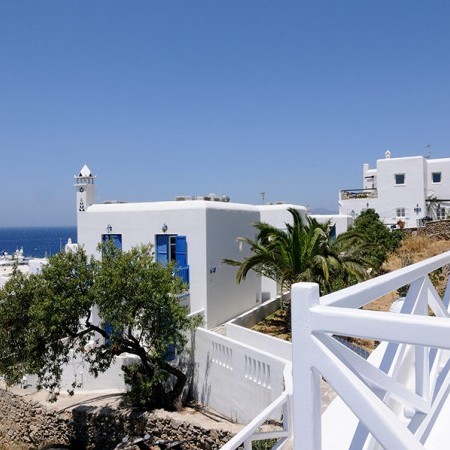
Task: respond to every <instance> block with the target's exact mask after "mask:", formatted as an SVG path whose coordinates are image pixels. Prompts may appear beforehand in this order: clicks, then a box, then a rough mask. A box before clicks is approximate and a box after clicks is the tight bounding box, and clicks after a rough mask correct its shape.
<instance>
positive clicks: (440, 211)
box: [436, 208, 447, 220]
mask: <svg viewBox="0 0 450 450" xmlns="http://www.w3.org/2000/svg"><path fill="white" fill-rule="evenodd" d="M446 217H447V214H446V211H445V208H437V209H436V219H437V220H444V219H445V218H446Z"/></svg>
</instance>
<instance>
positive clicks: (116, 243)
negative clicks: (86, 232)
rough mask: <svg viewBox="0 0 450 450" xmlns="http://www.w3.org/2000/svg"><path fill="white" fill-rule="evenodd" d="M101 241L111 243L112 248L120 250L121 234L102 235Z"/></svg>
mask: <svg viewBox="0 0 450 450" xmlns="http://www.w3.org/2000/svg"><path fill="white" fill-rule="evenodd" d="M102 241H103V242H108V241H111V242H112V243H113V244H114V247H116V248H118V249H119V250H122V235H121V234H104V235H102Z"/></svg>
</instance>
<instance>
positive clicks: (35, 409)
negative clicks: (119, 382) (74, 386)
mask: <svg viewBox="0 0 450 450" xmlns="http://www.w3.org/2000/svg"><path fill="white" fill-rule="evenodd" d="M145 433H148V434H150V436H151V438H152V439H151V441H153V442H155V441H158V440H171V441H177V440H179V441H186V442H185V443H184V444H183V448H186V449H206V450H215V449H219V448H221V447H222V446H223V445H224V443H225V442H227V441H228V440H229V439H230V438H231V437H232V434H231V433H229V432H228V431H225V430H220V429H212V430H206V429H204V428H202V427H200V426H197V425H194V424H192V423H188V422H187V421H184V420H180V419H179V418H174V417H172V416H171V414H170V413H165V412H163V413H148V412H142V411H136V410H133V409H115V408H111V407H98V406H89V405H82V406H77V407H75V408H73V409H72V411H67V412H57V411H52V410H49V409H47V408H46V407H45V406H44V405H42V404H41V403H39V402H36V401H33V400H31V401H29V400H28V399H24V398H23V397H21V396H19V395H17V394H14V393H12V392H10V391H6V390H4V389H1V388H0V449H1V450H28V449H30V450H31V449H43V448H45V447H46V446H49V445H50V444H65V445H70V446H71V448H74V449H102V450H108V449H113V448H114V447H115V446H116V445H117V444H118V443H120V442H121V440H122V438H123V437H125V436H131V437H142V436H144V434H145Z"/></svg>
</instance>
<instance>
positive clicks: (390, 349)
mask: <svg viewBox="0 0 450 450" xmlns="http://www.w3.org/2000/svg"><path fill="white" fill-rule="evenodd" d="M449 264H450V252H446V253H443V254H441V255H438V256H435V257H433V258H430V259H428V260H426V261H422V262H419V263H416V264H413V265H411V266H408V267H405V268H403V269H400V270H397V271H395V272H391V273H389V274H386V275H383V276H380V277H378V278H375V279H372V280H369V281H366V282H363V283H360V284H358V285H355V286H352V287H350V288H347V289H343V290H341V291H338V292H335V293H333V294H329V295H327V296H324V297H322V298H320V297H319V287H318V285H317V284H315V283H298V284H296V285H294V286H293V288H292V320H293V323H292V345H293V382H294V387H295V389H294V391H293V404H294V423H295V424H296V426H295V428H294V448H295V449H301V450H319V449H322V438H323V440H324V441H325V442H326V444H327V445H328V447H326V448H333V449H335V448H352V449H353V448H363V447H364V448H366V445H368V446H367V448H370V449H374V448H378V447H377V445H376V443H378V444H379V445H380V446H382V447H384V448H396V449H397V448H398V449H408V450H409V449H423V448H424V444H425V443H428V441H427V439H428V437H429V436H431V437H432V438H433V439H438V438H437V437H436V436H437V434H433V427H434V425H435V424H436V422H437V417H438V416H439V414H440V413H441V411H442V405H443V403H444V402H446V401H447V397H448V395H449V388H450V356H449V352H448V350H450V320H449V319H450V313H449V299H450V287H449V286H450V283H449V282H448V281H447V289H446V291H445V294H444V296H443V298H441V297H440V296H439V295H438V293H437V291H436V289H435V288H434V286H433V284H432V283H431V281H430V279H429V274H430V273H431V272H434V271H435V270H437V269H439V268H441V267H443V266H446V265H449ZM405 285H409V288H408V293H407V295H406V297H405V298H404V300H403V306H402V308H401V312H400V313H389V312H380V311H370V310H361V309H359V308H360V307H361V306H363V305H365V304H367V303H369V302H371V301H373V300H375V299H377V298H379V297H381V296H382V295H385V294H387V293H389V292H392V291H394V290H396V289H398V288H400V287H402V286H405ZM429 310H431V311H432V312H433V313H434V316H431V315H429ZM334 334H337V335H343V336H351V337H363V338H369V339H375V340H377V341H381V344H380V346H379V347H378V348H377V350H376V351H375V352H374V354H373V355H371V357H369V361H365V360H364V359H362V358H361V357H359V356H357V355H356V354H354V353H352V352H350V351H349V350H348V349H346V348H345V347H344V346H343V345H342V344H340V343H339V342H338V341H336V340H335V339H333V338H332V336H333V335H334ZM372 356H374V357H375V358H372ZM376 358H378V359H376ZM375 360H376V361H377V362H376V363H375ZM371 361H372V362H371ZM321 377H324V378H325V379H326V380H327V382H328V383H329V384H330V385H331V387H332V388H333V389H334V390H335V392H336V393H337V395H338V396H339V397H340V399H341V400H339V401H338V402H337V404H336V405H337V408H334V409H331V410H329V411H327V413H326V414H325V415H327V414H328V412H329V414H330V416H332V417H330V420H329V421H326V424H327V425H328V426H330V427H331V428H333V427H341V428H345V427H349V426H352V427H353V426H356V428H354V429H353V428H352V429H351V431H349V434H347V435H346V434H345V433H340V435H341V438H340V439H341V441H339V443H338V442H337V441H335V439H333V441H332V442H331V441H328V440H327V436H328V434H327V429H326V430H325V432H324V433H322V431H321V422H322V421H321V415H320V387H319V386H320V379H321ZM405 383H406V384H405ZM340 401H341V403H339V402H340ZM339 408H340V409H339ZM333 414H334V415H333ZM345 418H347V419H348V418H350V421H348V420H346V419H345ZM353 419H354V422H352V421H353ZM352 423H353V424H354V425H352ZM353 430H354V431H353ZM340 431H342V430H340ZM353 432H354V434H352V433H353ZM342 436H346V437H342ZM346 439H350V441H348V442H347V440H346Z"/></svg>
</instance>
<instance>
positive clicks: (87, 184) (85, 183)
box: [74, 164, 95, 216]
mask: <svg viewBox="0 0 450 450" xmlns="http://www.w3.org/2000/svg"><path fill="white" fill-rule="evenodd" d="M74 178H75V184H74V186H75V189H76V190H77V216H78V215H79V214H83V213H84V212H85V211H86V210H87V209H88V208H89V206H91V205H92V204H93V203H95V184H94V179H95V177H94V176H93V175H92V173H91V171H90V170H89V167H88V166H87V165H86V164H85V165H84V166H83V168H82V169H81V170H80V174H79V175H75V176H74Z"/></svg>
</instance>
